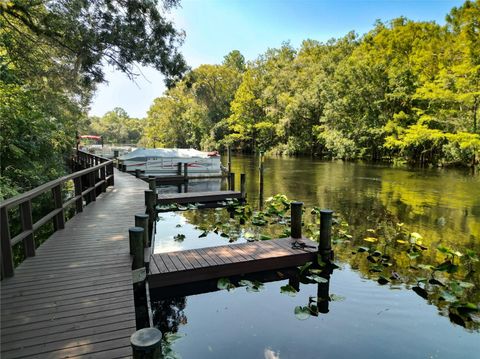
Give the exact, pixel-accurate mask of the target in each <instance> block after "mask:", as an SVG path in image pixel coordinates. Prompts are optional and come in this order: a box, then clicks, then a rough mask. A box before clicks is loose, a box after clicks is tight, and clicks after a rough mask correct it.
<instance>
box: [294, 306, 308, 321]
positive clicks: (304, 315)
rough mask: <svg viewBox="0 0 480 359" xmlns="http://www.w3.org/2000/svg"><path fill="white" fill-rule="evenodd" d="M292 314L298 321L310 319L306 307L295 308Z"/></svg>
mask: <svg viewBox="0 0 480 359" xmlns="http://www.w3.org/2000/svg"><path fill="white" fill-rule="evenodd" d="M294 313H295V317H296V318H297V319H299V320H305V319H308V318H309V317H310V309H309V308H308V307H301V306H296V307H295V310H294Z"/></svg>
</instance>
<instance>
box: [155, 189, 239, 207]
mask: <svg viewBox="0 0 480 359" xmlns="http://www.w3.org/2000/svg"><path fill="white" fill-rule="evenodd" d="M229 198H236V199H242V193H241V192H236V191H211V192H188V193H162V194H158V195H157V204H159V205H163V204H171V203H178V204H188V203H192V204H193V203H209V202H219V201H225V200H227V199H229Z"/></svg>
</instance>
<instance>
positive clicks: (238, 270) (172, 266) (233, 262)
mask: <svg viewBox="0 0 480 359" xmlns="http://www.w3.org/2000/svg"><path fill="white" fill-rule="evenodd" d="M294 241H295V240H294V239H292V238H281V239H273V240H268V241H259V242H249V243H239V244H231V245H224V246H219V247H210V248H200V249H191V250H185V251H177V252H168V253H158V254H153V255H152V258H151V260H150V274H149V276H148V282H149V286H150V288H152V289H154V288H159V287H166V286H171V285H177V284H186V283H193V282H197V281H201V280H208V279H215V278H221V277H228V276H232V275H241V274H249V273H255V272H260V271H267V270H276V269H281V268H287V267H293V266H298V265H302V264H304V263H306V262H308V261H312V260H315V258H316V256H317V248H316V244H315V243H314V242H312V241H310V240H308V239H305V238H303V239H302V240H301V241H302V242H303V243H305V244H307V245H309V246H314V247H315V248H304V249H292V243H293V242H294Z"/></svg>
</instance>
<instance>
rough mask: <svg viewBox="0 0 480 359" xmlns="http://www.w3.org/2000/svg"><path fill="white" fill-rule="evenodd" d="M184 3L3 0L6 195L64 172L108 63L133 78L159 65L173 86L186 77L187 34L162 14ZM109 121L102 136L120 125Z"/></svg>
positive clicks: (0, 180)
mask: <svg viewBox="0 0 480 359" xmlns="http://www.w3.org/2000/svg"><path fill="white" fill-rule="evenodd" d="M178 2H179V1H178V0H165V1H152V0H138V1H121V0H99V1H84V0H69V1H63V0H35V1H30V0H12V1H1V2H0V129H1V131H0V153H1V176H0V197H2V198H5V197H10V196H12V195H15V194H16V193H19V192H23V191H26V190H28V189H30V188H32V187H35V186H38V185H40V184H42V183H45V182H47V181H48V180H51V179H54V178H57V177H59V176H60V175H63V174H65V172H66V170H67V169H66V167H65V163H66V159H67V157H68V156H69V155H70V154H71V152H72V149H73V148H74V147H75V134H76V132H77V131H80V130H82V129H83V128H86V127H87V128H88V124H89V123H90V122H92V119H87V113H88V109H89V105H90V102H91V98H92V95H93V93H94V92H95V89H96V85H97V84H99V83H102V82H104V81H105V76H104V70H103V67H104V66H105V65H107V64H108V65H111V66H114V67H115V68H116V69H117V70H119V71H122V72H124V73H126V74H127V75H128V76H129V77H130V78H132V79H133V78H135V77H136V76H137V74H136V70H135V69H136V67H135V66H136V65H137V64H142V65H145V66H147V65H150V66H153V67H155V68H156V69H157V70H158V71H161V72H162V73H163V74H164V75H165V78H166V84H167V86H171V85H172V84H173V83H174V82H175V81H177V80H178V79H179V78H180V77H181V75H182V74H183V73H184V72H185V70H186V69H187V66H186V63H185V61H184V59H183V57H182V55H181V54H180V53H179V52H178V47H179V46H180V45H181V43H182V41H183V37H184V34H183V33H182V32H179V31H177V30H176V29H175V28H174V26H173V24H172V23H171V22H170V21H168V20H167V19H166V18H165V16H164V11H166V10H168V9H169V8H171V7H172V6H176V5H177V4H178ZM117 112H118V111H117ZM117 112H115V111H112V113H114V114H115V116H116V117H122V116H123V117H125V115H124V114H123V113H117ZM120 112H121V111H120ZM115 116H114V117H115ZM104 117H107V119H105V121H98V123H97V121H96V120H95V119H93V122H95V125H96V126H97V127H96V128H98V130H99V131H103V130H104V128H106V127H108V126H109V125H110V124H111V123H112V122H115V121H109V119H108V116H104ZM110 117H112V116H110ZM110 120H111V119H110ZM114 131H116V130H114ZM129 131H130V129H129ZM132 131H133V130H132Z"/></svg>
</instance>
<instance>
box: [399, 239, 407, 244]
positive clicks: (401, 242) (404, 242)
mask: <svg viewBox="0 0 480 359" xmlns="http://www.w3.org/2000/svg"><path fill="white" fill-rule="evenodd" d="M397 243H400V244H406V243H408V242H407V241H404V240H402V239H397Z"/></svg>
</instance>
